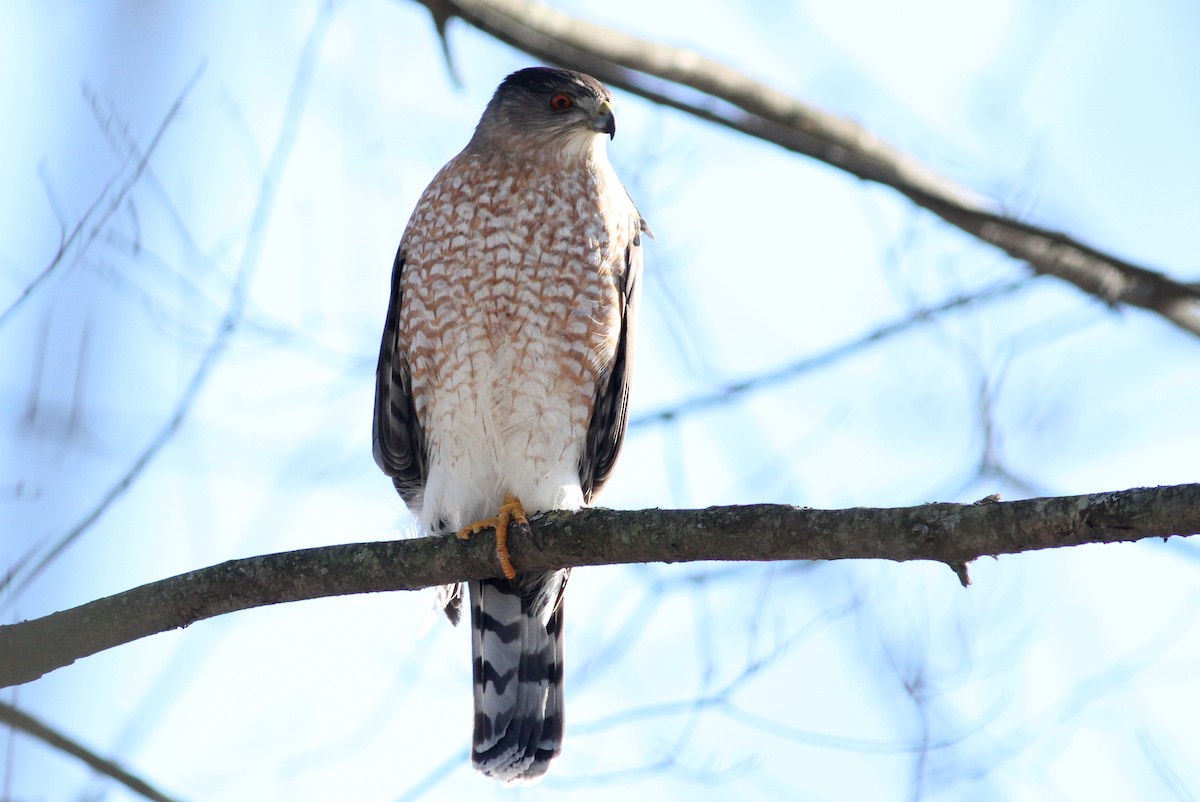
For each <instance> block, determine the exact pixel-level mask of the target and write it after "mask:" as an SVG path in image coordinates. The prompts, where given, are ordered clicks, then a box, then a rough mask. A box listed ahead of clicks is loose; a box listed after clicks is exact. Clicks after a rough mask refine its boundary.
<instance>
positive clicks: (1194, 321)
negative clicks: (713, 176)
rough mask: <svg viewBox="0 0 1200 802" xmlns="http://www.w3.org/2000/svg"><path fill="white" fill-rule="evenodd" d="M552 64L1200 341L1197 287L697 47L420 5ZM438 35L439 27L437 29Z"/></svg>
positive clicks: (543, 13) (522, 5) (452, 5)
mask: <svg viewBox="0 0 1200 802" xmlns="http://www.w3.org/2000/svg"><path fill="white" fill-rule="evenodd" d="M417 1H418V2H420V3H422V5H425V6H426V7H427V8H429V9H430V11H431V12H432V13H433V14H434V17H435V19H439V20H441V23H440V24H441V26H442V28H444V25H445V19H446V18H447V17H449V16H457V17H459V18H460V19H462V20H464V21H466V22H467V23H469V24H471V25H473V26H475V27H476V28H479V29H480V30H482V31H484V32H486V33H488V34H491V35H492V36H494V37H496V38H497V39H499V40H501V41H503V42H507V43H508V44H510V45H512V46H513V47H516V48H517V49H519V50H523V51H525V52H526V53H529V54H530V55H533V56H536V57H538V58H541V59H544V60H546V61H550V62H554V63H557V64H561V65H563V66H567V67H572V68H574V69H578V70H582V71H584V72H588V73H591V74H592V75H594V76H596V77H597V78H599V79H600V80H602V81H605V82H607V83H609V84H611V85H613V86H617V87H620V88H621V89H625V90H627V91H629V92H632V93H634V94H636V95H640V96H642V97H644V98H647V99H649V100H651V101H653V102H655V103H659V104H661V105H665V106H670V107H672V108H675V109H679V110H681V111H684V112H687V113H688V114H691V115H694V116H696V117H699V118H700V119H703V120H707V121H709V122H713V123H716V124H718V125H723V126H726V127H728V128H732V129H733V130H735V131H739V132H741V133H744V134H747V135H749V136H753V137H756V138H758V139H762V140H765V141H767V142H772V143H774V144H776V145H779V146H780V147H783V148H787V149H788V150H791V151H794V152H796V153H801V154H803V155H806V156H811V157H812V158H814V159H818V160H820V161H823V162H825V163H826V164H829V165H832V166H833V167H836V168H838V169H840V170H844V171H846V172H848V173H850V174H851V175H854V176H857V177H859V178H862V179H865V180H868V181H874V182H877V183H880V184H883V185H885V186H888V187H891V188H893V189H895V190H896V191H898V192H900V193H902V194H903V195H905V196H906V197H908V198H909V199H910V200H912V201H913V202H914V203H916V204H917V205H919V206H922V207H924V208H925V209H928V210H929V211H931V212H933V213H934V214H936V215H937V216H938V217H941V218H942V219H943V220H945V221H946V222H948V223H950V224H951V225H953V226H956V227H958V228H959V229H961V230H963V231H965V232H967V233H968V234H971V235H972V236H974V237H976V238H978V239H980V240H982V241H983V242H986V243H988V244H990V245H993V246H995V247H997V248H999V249H1000V250H1002V251H1004V252H1005V253H1007V254H1008V255H1010V256H1012V257H1013V258H1015V259H1020V260H1022V261H1024V262H1026V263H1028V264H1029V266H1030V267H1031V268H1032V269H1033V270H1034V271H1035V272H1037V273H1044V274H1047V275H1053V276H1056V277H1058V278H1060V279H1062V280H1063V281H1068V282H1070V283H1072V284H1074V285H1075V286H1077V287H1079V288H1080V289H1082V290H1083V291H1084V292H1087V293H1089V294H1092V295H1095V296H1096V297H1098V298H1100V299H1101V300H1103V301H1104V302H1106V303H1109V304H1113V305H1116V304H1128V305H1131V306H1137V307H1141V308H1143V309H1148V310H1150V311H1152V312H1156V313H1158V314H1159V315H1162V316H1163V317H1165V318H1166V319H1168V320H1170V321H1171V322H1172V323H1174V324H1175V325H1177V326H1179V327H1180V328H1182V329H1184V330H1185V331H1189V332H1191V333H1193V334H1197V335H1200V286H1196V285H1188V284H1184V283H1181V282H1178V281H1175V280H1173V279H1171V278H1170V277H1168V276H1166V275H1164V274H1163V273H1161V272H1158V271H1155V270H1151V269H1149V268H1146V267H1143V266H1139V265H1135V264H1133V263H1131V262H1128V261H1125V260H1123V259H1118V258H1117V257H1115V256H1112V255H1109V254H1107V253H1104V252H1103V251H1100V250H1097V249H1095V248H1092V247H1090V246H1088V245H1084V244H1083V243H1081V242H1078V241H1077V240H1075V239H1072V238H1071V237H1069V236H1067V235H1066V234H1062V233H1059V232H1055V231H1050V230H1048V229H1045V228H1040V227H1038V226H1033V225H1030V224H1028V223H1023V222H1021V221H1019V220H1016V219H1015V218H1013V217H1010V216H1008V215H1004V214H1000V213H998V212H997V210H996V209H994V208H990V207H989V204H987V203H986V202H985V201H983V200H982V199H980V198H979V197H978V196H977V195H975V193H973V192H971V191H969V190H967V189H966V188H964V187H961V186H959V185H957V184H956V183H954V182H953V181H950V180H949V179H947V178H945V177H944V176H941V175H938V174H937V173H936V172H934V171H933V170H932V169H930V168H929V167H927V166H925V165H924V164H922V163H921V162H919V161H917V160H916V159H914V158H912V157H911V156H909V155H907V154H905V153H902V152H901V151H899V150H897V149H896V148H894V147H893V146H891V145H890V144H888V143H887V142H885V141H883V140H882V139H880V138H879V137H877V136H876V135H874V134H872V133H871V132H870V131H868V130H867V129H865V128H863V127H862V126H861V125H859V124H858V123H855V122H853V121H851V120H847V119H844V118H842V117H838V116H837V115H834V114H830V113H828V112H826V111H823V110H821V109H818V108H816V107H813V106H810V105H808V104H805V103H802V102H800V101H798V100H796V99H794V98H791V97H789V96H788V95H786V94H784V93H782V92H780V91H778V90H776V89H773V88H772V87H770V86H767V85H766V84H763V83H761V82H759V81H755V80H753V79H751V78H750V77H748V76H747V75H745V74H743V73H741V72H739V71H738V70H735V69H733V68H731V67H728V66H726V65H724V64H721V63H719V62H716V61H713V60H712V59H708V58H705V57H703V56H701V55H699V54H697V53H695V52H693V51H690V50H684V49H681V48H675V47H669V46H667V45H662V44H657V43H654V42H649V41H646V40H644V39H638V38H637V37H634V36H629V35H628V34H623V33H620V32H619V31H615V30H612V29H610V28H605V27H603V26H600V25H594V24H591V23H588V22H584V21H582V20H578V19H575V18H573V17H571V16H570V15H568V14H564V13H563V12H561V11H556V10H554V9H552V8H549V7H547V6H544V5H541V4H538V3H533V2H530V0H417ZM439 30H441V28H439Z"/></svg>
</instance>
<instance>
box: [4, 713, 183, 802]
mask: <svg viewBox="0 0 1200 802" xmlns="http://www.w3.org/2000/svg"><path fill="white" fill-rule="evenodd" d="M0 721H3V722H4V723H5V724H8V725H9V726H10V727H13V728H14V729H17V730H20V731H21V732H23V733H25V734H27V735H30V736H32V737H34V738H37V739H38V740H39V741H42V742H43V743H45V744H46V745H47V746H50V747H52V748H54V749H57V750H59V751H60V752H63V753H64V754H67V755H70V756H71V757H73V758H76V759H77V760H79V761H80V762H82V763H83V764H85V765H87V766H88V767H89V768H91V769H94V770H95V771H97V772H99V773H100V774H103V775H104V776H105V777H111V778H112V779H113V780H116V781H117V782H119V783H120V784H121V785H123V786H125V787H126V788H128V789H129V790H130V791H132V792H133V793H135V794H137V795H138V796H140V797H142V798H143V799H150V800H153V802H177V800H176V799H175V798H173V797H169V796H167V795H166V794H164V793H162V792H161V791H159V790H158V789H156V788H155V787H154V786H152V785H150V783H148V782H146V781H145V780H143V779H142V778H141V777H138V776H137V775H135V774H132V773H130V772H129V771H127V770H125V769H123V768H121V766H120V765H119V764H118V763H116V762H114V761H112V760H109V759H108V758H104V757H100V756H99V755H97V754H96V753H95V752H94V751H93V750H91V749H88V748H87V747H86V746H84V745H83V744H81V743H79V742H78V741H76V740H75V739H74V738H71V737H70V736H68V735H64V734H63V733H61V732H59V731H58V730H56V729H54V728H53V727H51V726H50V725H48V724H46V723H45V722H43V721H41V720H39V719H37V718H36V717H34V716H31V715H29V714H28V713H26V712H25V711H23V710H21V709H19V708H17V707H15V706H13V705H10V704H8V703H6V702H3V701H0Z"/></svg>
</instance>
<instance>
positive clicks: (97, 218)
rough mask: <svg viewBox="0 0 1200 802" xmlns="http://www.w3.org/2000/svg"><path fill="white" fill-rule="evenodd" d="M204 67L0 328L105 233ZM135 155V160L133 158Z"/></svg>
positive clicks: (2, 315)
mask: <svg viewBox="0 0 1200 802" xmlns="http://www.w3.org/2000/svg"><path fill="white" fill-rule="evenodd" d="M204 67H205V65H204V64H203V63H201V64H200V66H199V67H197V68H196V71H195V72H194V73H192V77H191V78H190V79H188V82H187V83H186V84H185V85H184V87H183V89H182V90H181V91H180V92H179V95H177V96H176V98H175V102H174V103H172V104H171V108H169V109H167V113H166V115H164V116H163V119H162V122H161V123H159V125H158V130H156V131H155V132H154V136H153V137H151V139H150V143H149V144H148V145H147V146H146V149H145V151H143V152H142V153H141V154H132V153H131V154H130V157H131V158H130V159H128V160H127V161H126V162H125V164H123V165H121V169H120V170H119V171H118V172H117V174H116V175H114V176H113V177H112V178H110V179H109V180H108V182H107V183H106V184H105V185H104V189H102V190H101V191H100V195H99V196H97V198H96V200H95V201H93V202H92V205H91V206H90V207H88V210H87V211H86V212H85V213H84V215H83V217H81V218H79V222H78V223H76V224H75V227H74V228H73V229H71V233H70V234H68V235H67V236H65V237H64V238H63V240H62V242H61V243H60V244H59V246H58V251H56V252H55V254H54V256H53V257H51V259H50V262H49V264H47V265H46V266H45V267H44V268H42V270H41V272H40V273H38V274H37V275H36V276H35V277H34V279H33V281H31V282H29V284H27V285H25V288H24V289H23V290H21V292H20V294H18V295H17V297H16V299H15V300H14V301H13V302H12V303H11V304H9V305H8V307H7V308H6V309H5V310H4V311H3V312H0V326H3V325H4V323H5V322H6V321H7V320H8V318H9V317H10V316H11V315H12V314H13V313H15V312H16V311H17V309H18V308H19V307H20V306H21V304H22V303H24V302H25V300H26V299H28V298H29V296H30V295H32V294H33V293H34V291H35V290H37V288H38V287H40V286H41V285H42V284H43V283H44V282H45V281H46V279H48V278H49V277H50V276H51V275H52V274H53V273H54V272H55V271H56V270H57V269H58V268H59V267H60V266H62V265H63V264H64V263H65V262H66V261H67V257H68V256H69V255H70V254H71V253H72V252H74V251H82V250H84V249H86V248H87V247H88V245H90V244H91V242H92V240H94V239H95V238H96V236H97V235H98V234H99V233H100V232H101V231H103V230H104V226H105V224H106V223H107V222H108V219H109V218H110V217H112V216H113V214H115V213H116V211H117V209H119V208H121V204H123V203H124V202H125V197H126V196H127V195H128V194H129V193H130V191H132V190H133V187H134V185H135V184H137V182H138V181H139V180H140V179H141V177H142V174H143V173H144V172H145V171H146V167H147V165H149V164H150V157H151V156H153V155H154V151H155V150H157V149H158V145H159V143H160V142H162V138H163V134H165V133H166V132H167V129H168V128H169V127H170V126H171V123H172V122H174V120H175V117H176V115H177V114H179V110H180V109H181V108H183V101H184V100H186V99H187V96H188V95H189V94H190V93H191V91H192V89H193V88H194V87H195V86H196V83H197V82H198V81H199V80H200V76H201V75H203V74H204ZM134 156H136V157H137V158H133V157H134ZM123 175H124V180H122V181H120V182H119V183H118V179H119V178H121V177H122V176H123ZM73 249H74V251H73Z"/></svg>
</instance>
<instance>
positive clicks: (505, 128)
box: [471, 67, 617, 150]
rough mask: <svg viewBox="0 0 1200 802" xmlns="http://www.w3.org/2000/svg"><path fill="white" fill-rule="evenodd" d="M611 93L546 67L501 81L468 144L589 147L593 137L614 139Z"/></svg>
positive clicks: (574, 75)
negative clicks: (602, 135)
mask: <svg viewBox="0 0 1200 802" xmlns="http://www.w3.org/2000/svg"><path fill="white" fill-rule="evenodd" d="M616 133H617V118H616V117H615V116H614V115H613V108H612V93H610V92H609V91H608V89H607V88H605V86H604V84H602V83H600V82H599V81H597V80H596V79H595V78H593V77H591V76H590V75H584V74H583V73H581V72H574V71H572V70H560V69H554V68H551V67H530V68H528V69H524V70H518V71H517V72H514V73H513V74H512V75H510V76H508V77H507V78H505V79H504V82H503V83H501V84H500V86H499V88H498V89H496V94H494V95H493V96H492V100H491V102H490V103H488V106H487V109H485V110H484V112H483V117H481V118H480V120H479V125H478V126H476V128H475V136H474V137H472V139H471V145H472V146H476V147H478V146H481V145H487V146H488V147H491V148H495V147H497V146H499V147H501V148H507V149H509V150H512V149H517V148H520V147H522V146H524V147H534V148H548V147H554V146H559V147H566V146H568V145H578V146H581V147H582V148H585V149H587V148H590V147H591V146H592V145H593V143H594V141H595V138H596V136H597V135H598V134H608V135H609V137H610V138H611V137H613V136H616Z"/></svg>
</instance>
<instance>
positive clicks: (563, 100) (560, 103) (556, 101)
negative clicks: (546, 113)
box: [550, 94, 575, 111]
mask: <svg viewBox="0 0 1200 802" xmlns="http://www.w3.org/2000/svg"><path fill="white" fill-rule="evenodd" d="M574 105H575V103H574V102H573V101H572V100H571V98H569V97H567V96H566V95H562V94H558V95H555V96H554V97H552V98H550V108H552V109H554V110H555V111H566V110H567V109H569V108H571V107H572V106H574Z"/></svg>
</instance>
